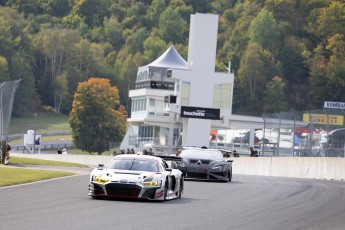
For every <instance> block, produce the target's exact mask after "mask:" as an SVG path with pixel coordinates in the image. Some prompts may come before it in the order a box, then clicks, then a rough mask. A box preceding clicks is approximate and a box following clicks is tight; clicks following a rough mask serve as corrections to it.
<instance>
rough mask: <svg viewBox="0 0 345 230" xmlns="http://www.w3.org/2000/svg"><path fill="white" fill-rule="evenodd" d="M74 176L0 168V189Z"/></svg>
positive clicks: (46, 171)
mask: <svg viewBox="0 0 345 230" xmlns="http://www.w3.org/2000/svg"><path fill="white" fill-rule="evenodd" d="M71 175H75V174H74V173H70V172H58V171H48V170H35V169H21V168H0V187H4V186H10V185H16V184H23V183H29V182H34V181H41V180H48V179H52V178H58V177H64V176H71Z"/></svg>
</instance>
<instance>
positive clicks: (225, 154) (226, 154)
mask: <svg viewBox="0 0 345 230" xmlns="http://www.w3.org/2000/svg"><path fill="white" fill-rule="evenodd" d="M223 157H226V158H228V157H231V156H230V153H229V152H227V151H224V152H223Z"/></svg>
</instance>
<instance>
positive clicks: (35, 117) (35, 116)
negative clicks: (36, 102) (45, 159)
mask: <svg viewBox="0 0 345 230" xmlns="http://www.w3.org/2000/svg"><path fill="white" fill-rule="evenodd" d="M36 120H37V113H35V114H34V150H33V153H34V154H35V151H36Z"/></svg>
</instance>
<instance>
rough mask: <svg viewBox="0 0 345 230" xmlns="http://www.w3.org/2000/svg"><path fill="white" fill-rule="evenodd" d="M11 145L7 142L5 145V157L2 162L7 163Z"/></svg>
mask: <svg viewBox="0 0 345 230" xmlns="http://www.w3.org/2000/svg"><path fill="white" fill-rule="evenodd" d="M11 149H12V148H11V145H9V144H7V145H6V150H5V151H6V152H5V159H4V164H5V165H8V160H9V159H10V151H11Z"/></svg>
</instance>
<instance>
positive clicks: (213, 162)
mask: <svg viewBox="0 0 345 230" xmlns="http://www.w3.org/2000/svg"><path fill="white" fill-rule="evenodd" d="M183 163H184V164H185V165H188V164H199V165H204V166H205V165H208V166H211V167H212V166H214V165H217V164H219V165H223V164H226V161H223V160H207V159H193V158H183Z"/></svg>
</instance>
